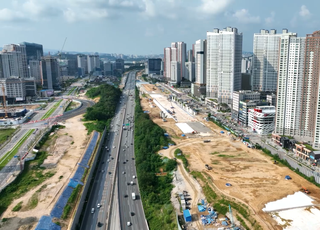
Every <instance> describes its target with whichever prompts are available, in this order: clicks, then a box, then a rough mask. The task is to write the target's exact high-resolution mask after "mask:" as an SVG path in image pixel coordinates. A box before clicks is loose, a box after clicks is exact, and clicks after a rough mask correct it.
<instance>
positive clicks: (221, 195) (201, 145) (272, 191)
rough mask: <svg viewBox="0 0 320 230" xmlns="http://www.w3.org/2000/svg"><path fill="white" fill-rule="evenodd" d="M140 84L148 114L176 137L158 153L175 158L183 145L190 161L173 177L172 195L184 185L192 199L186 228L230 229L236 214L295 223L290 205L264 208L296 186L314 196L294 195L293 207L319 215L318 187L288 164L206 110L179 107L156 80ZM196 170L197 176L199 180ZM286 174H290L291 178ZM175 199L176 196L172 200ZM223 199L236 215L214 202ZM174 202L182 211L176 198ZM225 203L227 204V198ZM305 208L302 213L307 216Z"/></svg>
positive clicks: (268, 224) (257, 225)
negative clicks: (198, 111)
mask: <svg viewBox="0 0 320 230" xmlns="http://www.w3.org/2000/svg"><path fill="white" fill-rule="evenodd" d="M140 90H141V91H142V92H144V97H142V98H141V99H142V100H141V104H142V107H143V109H144V110H146V111H148V114H149V115H150V118H151V119H152V120H153V121H154V122H155V123H156V124H158V125H159V126H161V127H162V128H163V129H165V130H166V132H167V135H168V136H169V137H170V138H171V139H172V140H173V141H174V142H175V143H176V145H175V146H169V147H168V148H166V149H162V150H161V151H159V154H160V155H161V156H164V157H168V158H174V157H175V155H174V152H175V150H176V149H180V150H181V151H182V152H183V155H184V156H185V158H186V159H187V161H188V170H186V169H185V167H184V166H183V165H182V164H179V165H178V171H177V172H176V174H179V175H180V176H181V178H182V179H181V180H178V179H175V178H174V182H173V183H174V185H176V186H177V187H178V188H179V189H177V188H175V189H174V190H173V193H174V194H173V197H176V196H179V194H180V195H181V193H183V190H184V189H186V191H187V192H188V198H189V200H188V201H186V203H187V204H189V205H186V206H187V209H189V210H190V213H191V217H192V221H191V222H189V223H187V224H186V226H187V229H224V228H226V229H227V227H230V226H231V225H230V224H231V222H230V221H229V222H228V221H226V219H225V218H228V219H234V220H233V223H234V224H235V225H236V226H240V225H241V226H244V225H246V226H247V227H248V228H250V229H297V227H298V226H296V225H295V223H296V222H297V221H294V220H292V218H295V216H297V215H292V218H291V217H290V215H289V214H288V213H287V212H288V211H286V210H287V209H288V208H286V207H283V208H280V209H281V210H282V211H283V212H286V213H282V214H281V212H280V210H278V209H277V210H273V211H272V212H271V211H264V208H266V205H267V204H268V203H270V202H275V201H277V200H281V199H283V198H285V197H287V196H289V195H293V194H296V193H297V192H300V193H302V194H303V196H306V197H309V198H310V199H312V202H311V205H310V202H309V203H308V202H307V203H306V204H299V202H297V200H295V199H293V200H291V206H290V210H291V212H292V211H293V210H295V209H296V208H297V209H303V210H305V209H307V210H312V212H311V211H310V212H309V214H310V215H313V219H315V220H318V219H320V215H319V213H320V211H319V210H318V207H317V205H318V204H320V192H319V188H318V187H316V186H315V185H314V184H312V183H310V182H309V181H307V180H306V179H304V178H302V177H300V176H299V175H297V174H296V173H294V172H293V171H291V170H290V169H289V168H287V167H285V166H283V165H281V164H277V162H274V161H273V160H272V159H271V157H269V156H268V155H266V154H264V153H263V152H262V151H261V150H257V149H253V148H249V147H248V145H246V144H245V143H243V142H242V140H239V139H238V138H236V137H234V136H232V135H231V134H230V133H227V132H224V131H223V130H222V129H221V128H220V127H218V126H217V125H215V124H214V123H213V122H211V121H206V120H205V119H204V115H197V116H191V115H190V114H188V113H187V112H184V111H183V110H182V109H181V108H180V109H179V108H178V107H177V105H176V104H174V103H172V102H171V101H168V100H167V95H168V94H166V93H165V92H162V91H161V90H159V89H157V88H156V87H155V86H154V85H142V86H141V88H140ZM154 95H157V96H156V97H155V96H154ZM159 95H160V96H159ZM159 98H160V100H159ZM155 99H156V101H157V102H156V103H155ZM171 107H174V110H175V114H174V116H175V117H173V116H172V117H170V115H172V114H166V112H165V111H164V110H168V108H171ZM164 113H165V114H166V115H165V116H163V114H164ZM164 119H165V120H164ZM180 122H182V123H186V124H188V126H189V127H191V129H192V130H193V131H194V132H188V131H187V130H189V131H190V128H188V127H187V126H185V125H182V126H184V127H182V128H181V125H178V123H180ZM186 127H187V128H186ZM208 130H209V131H208ZM192 175H199V176H198V177H197V180H196V179H195V178H194V176H192ZM287 176H289V177H290V179H287ZM199 178H200V179H199ZM201 178H202V179H201ZM177 181H178V182H177ZM175 182H177V184H175ZM206 186H210V188H211V189H212V190H213V191H214V193H215V194H216V197H217V198H215V199H214V202H212V203H210V202H208V200H209V198H208V197H205V195H204V194H205V193H207V191H205V190H207V189H205V190H204V188H207V187H206ZM219 199H220V200H219ZM174 200H175V199H174V198H172V201H174ZM221 200H224V201H226V200H227V201H230V202H229V203H230V204H231V206H230V209H231V210H232V211H233V217H232V215H231V216H230V212H229V210H228V212H227V214H226V215H223V216H222V215H220V214H217V213H216V212H215V210H214V209H213V208H212V206H215V205H216V204H215V202H218V201H219V202H221ZM202 201H203V202H202ZM180 202H181V200H180ZM201 202H202V204H201ZM199 205H205V207H204V208H205V209H199ZM174 206H175V207H176V209H177V211H179V212H180V208H179V205H178V203H177V204H176V205H174ZM232 206H234V207H232ZM236 207H242V208H243V209H244V210H246V212H247V213H248V216H249V217H248V218H247V219H245V218H244V217H243V216H242V215H240V212H239V211H238V210H239V209H238V210H236ZM226 208H227V209H229V207H228V205H227V204H226ZM201 210H202V211H201ZM203 210H205V211H203ZM305 212H306V211H305ZM181 214H182V213H181ZM216 214H217V215H216ZM307 214H308V213H304V215H305V216H307ZM315 216H316V218H315ZM237 217H242V218H237ZM286 218H287V219H286ZM306 218H307V217H306ZM309 218H310V217H309ZM241 219H242V220H241ZM311 219H312V218H311ZM223 221H225V222H223ZM208 222H210V223H208ZM240 222H241V224H240ZM243 223H244V224H243ZM312 223H313V224H315V225H314V226H319V224H317V221H311V223H309V224H308V226H310V225H311V224H312ZM226 224H228V225H226ZM300 225H301V224H300ZM300 229H301V228H300ZM305 229H318V228H317V227H313V228H305Z"/></svg>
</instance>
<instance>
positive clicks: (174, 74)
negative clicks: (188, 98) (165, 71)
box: [170, 61, 180, 84]
mask: <svg viewBox="0 0 320 230" xmlns="http://www.w3.org/2000/svg"><path fill="white" fill-rule="evenodd" d="M179 67H180V65H179V63H178V62H177V61H171V66H170V70H171V73H170V79H171V83H172V84H177V83H179V82H180V75H179V73H180V71H179Z"/></svg>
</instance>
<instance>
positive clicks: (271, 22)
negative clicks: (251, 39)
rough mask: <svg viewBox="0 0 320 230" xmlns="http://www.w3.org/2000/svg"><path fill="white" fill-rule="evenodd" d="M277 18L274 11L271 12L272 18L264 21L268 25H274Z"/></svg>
mask: <svg viewBox="0 0 320 230" xmlns="http://www.w3.org/2000/svg"><path fill="white" fill-rule="evenodd" d="M275 16H276V13H275V12H274V11H272V12H271V15H270V17H267V18H266V19H265V20H264V21H265V23H266V25H268V26H269V25H272V24H273V23H274V18H275Z"/></svg>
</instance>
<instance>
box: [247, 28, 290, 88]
mask: <svg viewBox="0 0 320 230" xmlns="http://www.w3.org/2000/svg"><path fill="white" fill-rule="evenodd" d="M287 34H290V33H288V30H287V29H283V30H282V34H277V31H276V30H274V29H272V30H270V32H269V31H268V30H261V31H260V33H255V34H254V36H253V60H252V78H251V86H252V90H255V91H276V89H277V78H278V68H279V54H280V45H279V44H280V39H281V36H282V35H287Z"/></svg>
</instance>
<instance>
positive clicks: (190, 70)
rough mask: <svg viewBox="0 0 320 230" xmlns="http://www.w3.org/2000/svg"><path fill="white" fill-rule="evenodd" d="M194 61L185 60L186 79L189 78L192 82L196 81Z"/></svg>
mask: <svg viewBox="0 0 320 230" xmlns="http://www.w3.org/2000/svg"><path fill="white" fill-rule="evenodd" d="M194 73H195V69H194V62H190V61H188V62H185V79H187V80H189V81H190V82H194Z"/></svg>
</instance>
